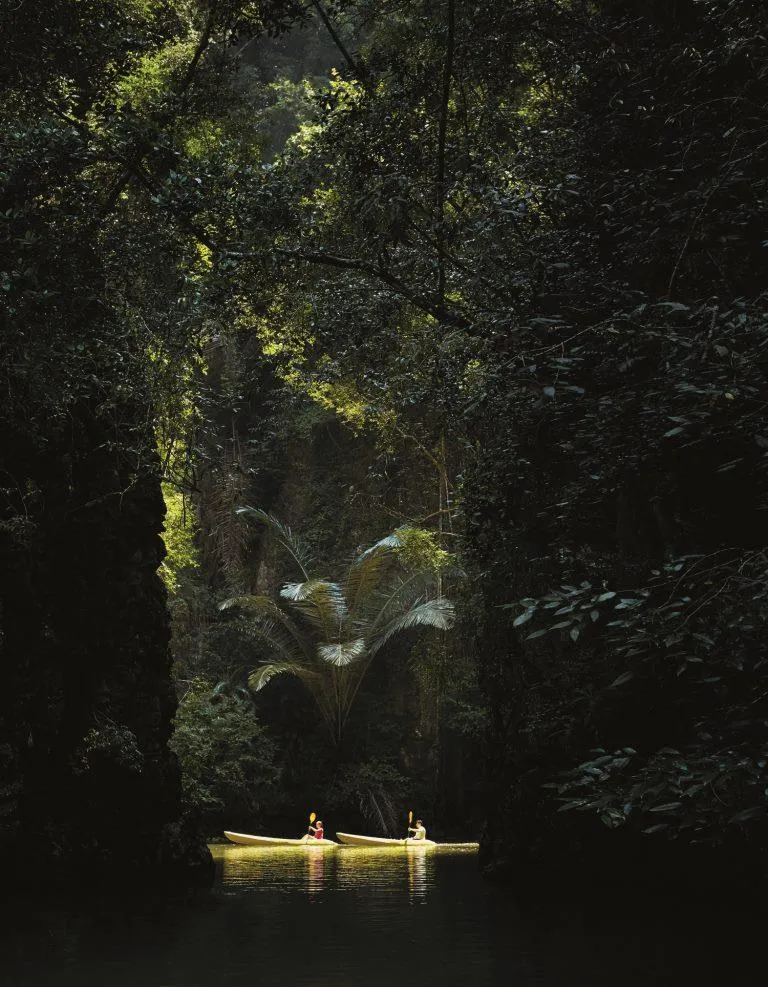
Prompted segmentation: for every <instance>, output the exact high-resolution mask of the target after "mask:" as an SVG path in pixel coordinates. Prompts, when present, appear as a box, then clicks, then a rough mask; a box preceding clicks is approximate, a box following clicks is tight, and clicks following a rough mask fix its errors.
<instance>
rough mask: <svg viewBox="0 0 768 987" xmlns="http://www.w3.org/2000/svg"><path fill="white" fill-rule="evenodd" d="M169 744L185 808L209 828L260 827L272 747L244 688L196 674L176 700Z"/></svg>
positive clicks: (271, 775) (269, 790)
mask: <svg viewBox="0 0 768 987" xmlns="http://www.w3.org/2000/svg"><path fill="white" fill-rule="evenodd" d="M171 746H172V748H173V750H174V751H175V752H176V755H177V756H178V758H179V763H180V764H181V769H182V779H183V792H184V799H185V805H186V811H187V812H188V813H190V814H191V815H192V816H193V817H194V818H195V819H197V820H199V821H200V823H201V825H202V826H203V827H204V828H205V831H206V832H207V833H218V832H220V831H221V830H222V829H225V828H226V829H229V828H231V827H232V826H234V825H246V824H247V825H248V826H250V827H251V829H255V828H257V827H258V825H259V816H260V814H261V812H262V811H263V805H264V802H265V801H266V800H267V799H269V798H270V797H273V788H274V786H275V784H276V782H277V767H276V749H275V745H274V743H273V742H272V741H271V740H270V739H269V737H268V736H267V735H266V733H265V732H264V730H263V728H262V727H261V726H260V724H259V722H258V720H257V718H256V713H255V711H254V708H253V704H252V703H251V701H250V698H249V697H248V694H247V692H246V693H244V694H242V693H239V692H237V691H234V692H232V691H227V690H225V689H221V688H219V689H212V687H211V685H210V683H208V682H205V681H203V680H200V679H198V680H196V681H195V682H194V683H193V684H192V686H191V687H190V688H189V690H188V692H187V694H186V695H185V696H184V698H183V700H182V701H181V703H180V704H179V708H178V711H177V713H176V728H175V732H174V735H173V739H172V742H171Z"/></svg>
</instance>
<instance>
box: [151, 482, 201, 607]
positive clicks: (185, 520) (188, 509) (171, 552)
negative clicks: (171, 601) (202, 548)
mask: <svg viewBox="0 0 768 987" xmlns="http://www.w3.org/2000/svg"><path fill="white" fill-rule="evenodd" d="M163 499H164V501H165V533H164V535H163V542H164V543H165V551H166V556H165V558H164V559H163V564H162V565H161V567H160V575H161V576H162V579H163V582H164V583H165V585H166V587H167V588H168V590H169V591H170V592H171V593H175V592H177V591H178V589H179V575H180V573H181V572H182V571H183V570H185V569H186V570H194V569H196V568H197V567H198V566H199V564H200V562H199V552H198V549H197V546H196V544H195V538H196V533H197V524H196V519H195V511H194V507H193V506H192V504H190V503H189V502H188V501H187V500H186V499H185V497H184V494H183V493H182V492H181V491H180V490H178V489H176V488H174V487H172V486H171V485H170V484H167V483H164V484H163Z"/></svg>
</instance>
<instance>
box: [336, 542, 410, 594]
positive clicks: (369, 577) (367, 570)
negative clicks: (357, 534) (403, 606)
mask: <svg viewBox="0 0 768 987" xmlns="http://www.w3.org/2000/svg"><path fill="white" fill-rule="evenodd" d="M393 537H394V536H393V535H390V536H389V538H385V539H382V541H379V542H377V543H376V544H375V545H373V546H371V548H369V549H367V550H366V551H365V552H363V553H362V555H358V557H357V558H356V559H355V560H354V561H353V562H352V564H351V565H350V567H349V571H348V572H347V578H346V580H345V591H346V597H347V603H348V605H349V609H350V611H351V612H352V613H355V612H356V611H357V610H359V609H360V607H361V606H362V605H363V604H364V602H365V601H366V600H367V599H368V597H369V596H370V595H371V593H373V592H374V591H375V590H376V588H377V587H378V586H379V585H380V584H381V578H382V576H383V574H384V572H385V570H386V569H387V568H388V567H389V566H391V565H392V563H393V562H395V561H396V559H397V556H396V554H395V552H394V551H393V549H394V548H395V547H396V545H395V544H389V542H390V540H391V539H392V538H393ZM397 544H399V542H398V543H397Z"/></svg>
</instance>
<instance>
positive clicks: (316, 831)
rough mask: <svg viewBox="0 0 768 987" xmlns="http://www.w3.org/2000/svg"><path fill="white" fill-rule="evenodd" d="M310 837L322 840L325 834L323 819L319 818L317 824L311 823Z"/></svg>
mask: <svg viewBox="0 0 768 987" xmlns="http://www.w3.org/2000/svg"><path fill="white" fill-rule="evenodd" d="M308 835H309V838H310V839H312V840H322V839H324V836H323V820H322V819H318V820H317V823H316V824H313V823H310V824H309V833H308Z"/></svg>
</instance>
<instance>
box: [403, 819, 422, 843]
mask: <svg viewBox="0 0 768 987" xmlns="http://www.w3.org/2000/svg"><path fill="white" fill-rule="evenodd" d="M400 832H401V833H402V830H400ZM408 832H409V833H413V839H414V840H426V838H427V831H426V829H425V828H424V823H423V822H422V821H421V819H417V820H416V825H415V826H409V827H408Z"/></svg>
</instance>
